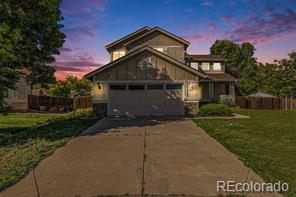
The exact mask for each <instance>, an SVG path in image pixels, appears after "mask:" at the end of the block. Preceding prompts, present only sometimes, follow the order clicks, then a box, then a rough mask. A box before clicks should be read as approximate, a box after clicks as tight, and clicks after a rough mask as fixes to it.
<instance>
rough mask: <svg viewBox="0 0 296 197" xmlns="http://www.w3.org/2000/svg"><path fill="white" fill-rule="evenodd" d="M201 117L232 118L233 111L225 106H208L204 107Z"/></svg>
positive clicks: (200, 113)
mask: <svg viewBox="0 0 296 197" xmlns="http://www.w3.org/2000/svg"><path fill="white" fill-rule="evenodd" d="M198 115H199V116H231V115H232V111H231V109H230V107H228V106H227V105H223V104H214V103H213V104H207V105H203V106H202V107H201V108H200V109H199V111H198Z"/></svg>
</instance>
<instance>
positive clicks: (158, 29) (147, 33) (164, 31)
mask: <svg viewBox="0 0 296 197" xmlns="http://www.w3.org/2000/svg"><path fill="white" fill-rule="evenodd" d="M155 31H159V32H161V33H163V34H165V35H167V36H169V37H171V38H173V39H175V40H178V41H179V42H182V43H184V44H185V45H186V46H189V45H190V42H188V41H187V40H184V39H183V38H181V37H179V36H176V35H175V34H172V33H170V32H168V31H166V30H164V29H161V28H160V27H154V28H153V29H151V30H150V31H148V32H146V33H144V34H143V35H141V36H138V37H137V38H135V39H133V40H131V41H129V42H127V43H125V46H127V45H129V44H131V43H133V42H135V41H136V40H139V39H140V38H143V37H145V36H147V35H149V34H151V33H153V32H155Z"/></svg>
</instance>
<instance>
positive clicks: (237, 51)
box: [211, 40, 258, 95]
mask: <svg viewBox="0 0 296 197" xmlns="http://www.w3.org/2000/svg"><path fill="white" fill-rule="evenodd" d="M254 53H255V47H254V46H253V45H252V44H250V43H242V44H241V45H239V44H235V43H233V42H231V41H229V40H217V41H216V42H215V43H214V44H213V45H212V47H211V54H213V55H219V56H222V57H224V58H225V59H227V67H226V71H227V72H228V73H230V74H232V75H233V76H235V77H237V78H238V79H239V80H238V82H237V84H236V87H237V90H238V93H240V94H243V95H244V94H249V93H252V92H254V91H256V89H257V84H258V83H257V74H258V67H257V61H256V58H255V57H254Z"/></svg>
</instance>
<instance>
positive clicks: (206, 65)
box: [201, 62, 210, 70]
mask: <svg viewBox="0 0 296 197" xmlns="http://www.w3.org/2000/svg"><path fill="white" fill-rule="evenodd" d="M201 69H202V70H210V63H209V62H203V63H201Z"/></svg>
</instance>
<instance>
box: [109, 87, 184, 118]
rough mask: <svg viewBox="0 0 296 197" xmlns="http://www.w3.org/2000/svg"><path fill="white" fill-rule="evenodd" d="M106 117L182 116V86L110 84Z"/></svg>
mask: <svg viewBox="0 0 296 197" xmlns="http://www.w3.org/2000/svg"><path fill="white" fill-rule="evenodd" d="M109 90H110V91H109V107H108V115H135V116H145V115H183V114H184V106H183V102H182V92H183V91H182V84H145V85H144V84H128V85H127V84H111V85H110V89H109Z"/></svg>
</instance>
